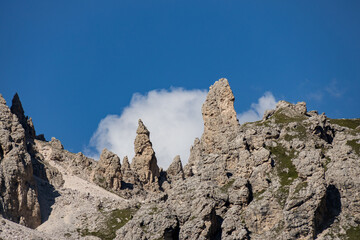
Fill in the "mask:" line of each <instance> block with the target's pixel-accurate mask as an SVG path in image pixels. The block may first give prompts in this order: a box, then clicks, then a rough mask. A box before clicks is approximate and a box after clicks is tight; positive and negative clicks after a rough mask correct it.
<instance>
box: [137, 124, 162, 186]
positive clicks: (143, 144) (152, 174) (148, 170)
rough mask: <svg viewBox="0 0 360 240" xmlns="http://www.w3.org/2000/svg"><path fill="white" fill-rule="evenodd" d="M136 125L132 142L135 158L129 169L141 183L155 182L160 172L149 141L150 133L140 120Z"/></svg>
mask: <svg viewBox="0 0 360 240" xmlns="http://www.w3.org/2000/svg"><path fill="white" fill-rule="evenodd" d="M138 124H139V125H138V128H137V130H136V133H137V135H136V138H135V142H134V150H135V157H134V158H133V161H132V163H131V168H132V169H133V170H134V171H135V172H136V173H137V174H138V175H139V178H140V180H141V181H142V182H144V183H148V182H150V183H151V182H155V181H157V178H158V177H159V176H160V172H159V167H158V165H157V160H156V157H155V151H154V149H153V148H152V143H151V141H150V132H149V131H148V130H147V128H146V127H145V125H144V123H143V122H142V121H141V119H139V123H138Z"/></svg>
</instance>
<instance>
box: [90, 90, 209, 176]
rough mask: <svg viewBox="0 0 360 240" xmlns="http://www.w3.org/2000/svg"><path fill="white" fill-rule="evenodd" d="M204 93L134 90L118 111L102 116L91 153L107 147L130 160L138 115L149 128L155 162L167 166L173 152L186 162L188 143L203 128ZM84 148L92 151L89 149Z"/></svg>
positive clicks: (92, 143) (91, 142) (198, 91)
mask: <svg viewBox="0 0 360 240" xmlns="http://www.w3.org/2000/svg"><path fill="white" fill-rule="evenodd" d="M206 94H207V91H205V90H185V89H182V88H172V89H170V90H153V91H150V92H148V93H147V94H146V95H141V94H138V93H135V94H134V95H133V97H132V99H131V102H130V105H129V106H128V107H126V108H125V109H124V110H123V112H122V113H121V115H108V116H106V117H105V118H104V119H102V120H101V122H100V123H99V126H98V129H97V130H96V132H95V133H94V135H93V136H92V138H91V140H90V147H93V148H95V149H96V153H95V154H94V152H93V154H92V155H93V156H99V153H101V151H102V149H103V148H105V147H106V148H108V149H109V150H110V151H113V152H114V153H116V154H117V155H119V157H120V158H123V157H124V156H128V157H129V160H131V159H132V158H133V156H134V140H135V136H136V129H137V124H138V119H142V121H143V122H144V124H145V126H146V127H147V128H148V130H149V131H150V140H151V142H152V143H153V148H154V150H155V153H156V157H157V160H158V165H159V166H160V167H163V168H164V169H166V168H167V167H168V166H169V165H170V163H171V162H172V160H173V158H174V157H175V156H176V155H180V156H181V160H182V162H183V164H185V163H186V162H187V161H188V158H189V154H190V146H191V145H192V144H193V142H194V139H195V138H196V137H200V136H201V134H202V132H203V120H202V115H201V106H202V104H203V102H204V101H205V98H206ZM85 152H87V154H88V155H89V154H90V155H91V153H90V152H89V149H87V151H85Z"/></svg>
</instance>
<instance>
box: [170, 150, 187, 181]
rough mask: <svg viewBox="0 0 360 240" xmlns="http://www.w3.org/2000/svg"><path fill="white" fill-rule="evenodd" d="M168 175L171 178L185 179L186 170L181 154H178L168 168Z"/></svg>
mask: <svg viewBox="0 0 360 240" xmlns="http://www.w3.org/2000/svg"><path fill="white" fill-rule="evenodd" d="M166 174H167V177H168V178H169V179H171V180H177V179H182V180H183V179H184V170H183V166H182V163H181V159H180V156H179V155H177V156H176V157H175V158H174V160H173V162H172V163H171V164H170V166H169V167H168V169H167V170H166Z"/></svg>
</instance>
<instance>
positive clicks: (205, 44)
mask: <svg viewBox="0 0 360 240" xmlns="http://www.w3.org/2000/svg"><path fill="white" fill-rule="evenodd" d="M359 10H360V2H359V1H169V0H167V1H134V0H131V1H90V0H86V1H85V0H84V1H16V0H15V1H0V93H2V94H3V96H4V97H5V99H6V100H7V102H8V103H9V104H10V102H11V99H12V96H13V95H14V93H15V92H18V93H19V95H20V98H21V100H22V103H23V106H24V108H25V113H26V114H28V115H30V116H31V117H32V118H33V120H34V124H35V127H36V130H37V132H38V133H44V134H45V136H46V137H47V138H50V137H51V136H56V137H57V138H59V139H60V140H61V141H62V142H63V144H64V145H65V147H66V148H67V149H69V150H71V151H75V152H78V151H82V150H83V149H84V147H85V146H87V145H88V143H89V141H90V139H91V137H92V136H93V134H94V132H95V131H96V130H97V127H98V124H99V122H100V121H101V119H104V118H105V117H106V116H107V115H108V114H117V115H120V114H121V113H122V111H123V109H124V108H125V107H126V106H128V105H129V103H130V100H131V98H132V96H133V94H134V93H136V92H137V93H140V94H146V93H147V92H149V91H151V90H154V89H170V88H171V87H182V88H184V89H188V90H192V89H208V87H209V86H210V85H211V84H213V83H214V82H215V81H216V80H217V79H219V78H222V77H226V78H227V79H228V80H229V82H230V85H231V87H232V89H233V92H234V95H235V97H236V102H235V109H236V111H237V112H238V113H241V112H244V111H247V110H248V109H249V108H250V105H251V104H252V103H256V102H257V101H258V99H259V98H260V97H261V96H263V95H264V93H265V92H267V91H269V92H271V93H272V94H273V95H274V96H275V98H276V100H280V99H284V100H287V101H291V102H297V101H306V102H307V104H308V109H316V110H318V111H319V112H325V113H326V114H327V115H328V116H329V117H332V118H340V117H344V118H358V117H359V116H360V114H359V113H360V106H359V102H360V97H359V92H360V14H359ZM145 124H146V123H145ZM150 131H151V129H150Z"/></svg>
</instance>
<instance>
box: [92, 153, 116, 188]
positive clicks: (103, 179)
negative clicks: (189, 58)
mask: <svg viewBox="0 0 360 240" xmlns="http://www.w3.org/2000/svg"><path fill="white" fill-rule="evenodd" d="M121 180H122V175H121V164H120V158H119V157H118V156H117V155H116V154H115V153H112V152H110V151H109V150H107V149H106V148H104V149H103V151H102V153H101V155H100V160H99V162H98V164H97V167H96V168H95V170H94V173H93V181H94V182H95V183H97V184H98V185H100V186H103V187H104V188H106V189H109V190H112V191H120V189H121Z"/></svg>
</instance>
